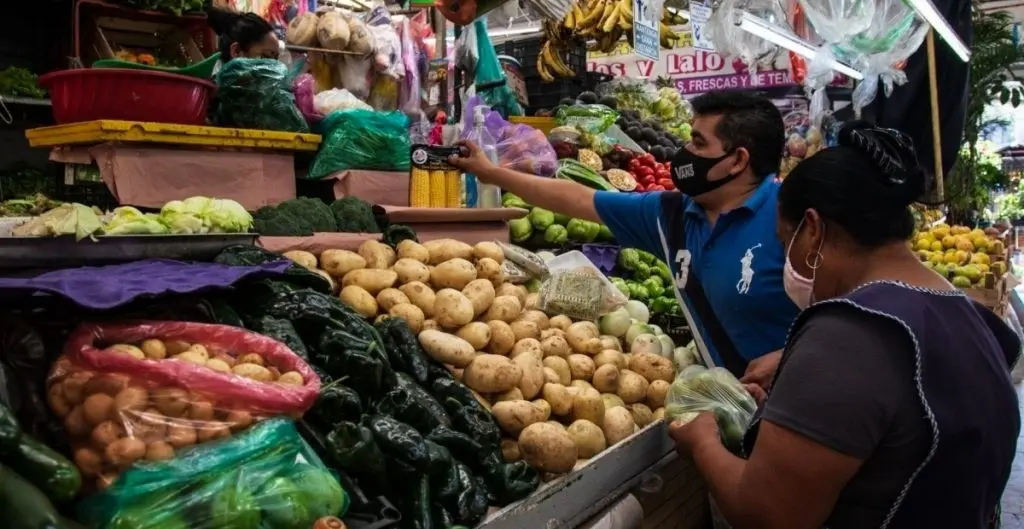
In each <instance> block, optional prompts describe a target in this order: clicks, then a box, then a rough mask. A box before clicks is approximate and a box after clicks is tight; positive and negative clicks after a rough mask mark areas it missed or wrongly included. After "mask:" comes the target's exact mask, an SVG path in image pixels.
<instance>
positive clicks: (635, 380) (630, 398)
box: [615, 369, 649, 404]
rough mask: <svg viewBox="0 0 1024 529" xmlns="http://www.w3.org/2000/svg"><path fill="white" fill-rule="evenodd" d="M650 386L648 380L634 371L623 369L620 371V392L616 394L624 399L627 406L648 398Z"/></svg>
mask: <svg viewBox="0 0 1024 529" xmlns="http://www.w3.org/2000/svg"><path fill="white" fill-rule="evenodd" d="M648 386H649V384H648V383H647V379H645V378H644V377H642V376H640V375H638V374H636V372H634V371H630V370H628V369H623V370H621V371H619V390H618V391H616V392H615V394H616V395H618V396H620V397H622V401H623V402H625V403H626V404H633V403H636V402H640V401H642V400H644V399H645V398H647V388H648Z"/></svg>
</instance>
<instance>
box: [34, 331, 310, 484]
mask: <svg viewBox="0 0 1024 529" xmlns="http://www.w3.org/2000/svg"><path fill="white" fill-rule="evenodd" d="M47 388H48V389H47V396H48V399H49V404H50V409H51V410H53V412H54V414H55V415H57V416H59V417H61V418H63V420H64V425H65V429H66V431H67V434H68V436H69V438H70V441H71V445H72V448H73V449H75V463H76V464H77V465H78V467H79V470H81V472H82V475H83V477H85V478H89V479H92V480H94V481H93V483H95V485H96V487H98V488H104V487H105V486H107V485H109V480H110V479H112V478H113V477H114V476H116V475H117V474H118V473H119V472H121V471H123V470H124V469H126V468H128V467H129V466H131V465H132V464H134V463H135V462H136V461H141V460H143V459H146V460H159V459H169V458H171V457H173V456H174V455H175V453H176V452H177V451H179V450H182V449H185V448H188V447H190V446H192V445H194V444H196V443H203V442H206V441H212V440H215V439H221V438H225V437H230V436H231V435H232V434H233V433H237V432H240V431H242V430H244V429H246V428H248V427H249V426H250V425H251V424H252V423H253V422H254V421H257V420H261V419H265V418H268V417H271V416H274V415H294V416H301V415H302V414H303V413H305V412H306V410H308V409H309V408H310V407H311V406H312V405H313V403H314V402H315V401H316V397H317V394H318V393H319V391H320V378H319V377H318V376H317V375H316V373H314V372H313V370H312V369H311V368H310V367H309V365H308V364H306V362H304V361H303V360H302V359H301V358H299V357H298V356H297V355H296V354H295V353H293V352H292V351H291V350H290V349H288V347H286V346H285V345H284V344H282V343H280V342H278V341H275V340H272V339H270V338H267V337H266V336H262V335H259V334H256V333H253V332H249V331H247V330H245V329H240V328H238V327H230V326H226V325H210V324H205V323H191V322H138V323H132V324H83V325H81V326H79V327H78V328H77V329H76V330H75V331H74V332H73V333H72V334H71V336H70V337H69V338H68V341H67V343H66V344H65V346H64V354H63V356H61V357H60V358H59V359H58V360H57V362H56V363H55V364H54V366H53V369H52V371H51V373H50V377H49V379H48V380H47Z"/></svg>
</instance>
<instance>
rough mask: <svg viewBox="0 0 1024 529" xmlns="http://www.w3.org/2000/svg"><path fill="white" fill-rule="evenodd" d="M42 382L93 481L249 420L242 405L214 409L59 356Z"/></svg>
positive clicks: (101, 483)
mask: <svg viewBox="0 0 1024 529" xmlns="http://www.w3.org/2000/svg"><path fill="white" fill-rule="evenodd" d="M54 373H55V375H56V376H53V377H51V380H50V381H49V385H48V388H47V397H48V399H47V400H48V402H49V405H50V409H51V410H53V412H54V414H55V415H57V416H58V417H60V418H61V419H62V420H63V421H64V428H65V430H66V432H67V434H68V437H69V439H70V441H71V446H72V448H73V449H74V462H75V465H76V466H78V469H79V470H80V471H81V473H82V476H83V477H85V478H86V479H92V480H94V485H95V487H96V488H99V489H102V488H105V487H106V486H108V485H109V484H110V483H111V482H113V480H114V479H115V478H116V477H117V475H118V474H120V473H121V472H123V471H124V470H126V469H127V468H128V467H130V466H131V465H132V464H134V463H135V462H137V461H140V460H148V461H159V460H165V459H170V458H172V457H174V455H175V452H176V451H177V450H181V449H184V448H188V447H189V446H192V445H194V444H197V443H202V442H205V441H211V440H214V439H221V438H224V437H228V436H229V435H231V434H232V433H233V432H238V431H241V430H243V429H245V428H247V427H249V426H250V425H251V424H252V423H253V422H254V420H256V419H257V418H256V417H254V416H253V415H252V414H251V413H250V412H248V411H244V410H226V409H218V408H217V407H216V403H215V402H212V401H211V400H210V399H207V398H204V397H202V396H200V395H197V394H194V393H190V392H189V391H187V390H184V389H180V388H173V387H165V388H157V387H151V386H150V385H146V384H141V383H138V382H137V381H134V380H132V379H131V378H130V377H128V376H125V375H121V374H111V373H97V372H93V371H86V370H79V369H76V368H75V367H74V366H72V364H71V363H70V362H69V361H68V360H67V359H66V358H61V359H60V360H58V362H57V364H56V368H55V370H54Z"/></svg>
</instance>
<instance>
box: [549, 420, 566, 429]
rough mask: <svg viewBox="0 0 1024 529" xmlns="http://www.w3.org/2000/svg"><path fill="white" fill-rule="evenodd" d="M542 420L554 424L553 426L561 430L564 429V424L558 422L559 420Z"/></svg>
mask: <svg viewBox="0 0 1024 529" xmlns="http://www.w3.org/2000/svg"><path fill="white" fill-rule="evenodd" d="M544 422H545V423H547V424H550V425H552V426H554V427H555V428H558V429H559V430H562V431H563V432H564V431H565V425H564V424H562V423H560V422H558V421H555V420H551V421H544Z"/></svg>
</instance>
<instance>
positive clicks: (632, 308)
mask: <svg viewBox="0 0 1024 529" xmlns="http://www.w3.org/2000/svg"><path fill="white" fill-rule="evenodd" d="M626 312H629V317H631V318H636V319H637V320H638V321H640V322H641V323H647V322H649V321H651V311H650V310H648V309H647V305H644V304H643V302H641V301H638V300H635V299H631V300H629V301H627V302H626Z"/></svg>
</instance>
